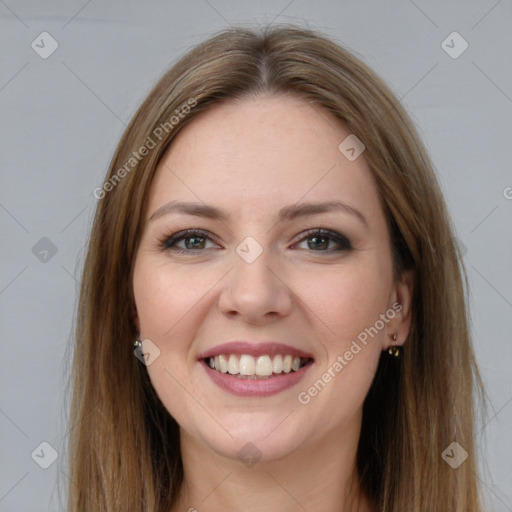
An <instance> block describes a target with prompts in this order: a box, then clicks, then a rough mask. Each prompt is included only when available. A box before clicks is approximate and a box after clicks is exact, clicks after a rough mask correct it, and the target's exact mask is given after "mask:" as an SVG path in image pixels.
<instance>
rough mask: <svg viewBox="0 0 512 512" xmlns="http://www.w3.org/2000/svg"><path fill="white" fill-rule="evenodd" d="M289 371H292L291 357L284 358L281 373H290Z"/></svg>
mask: <svg viewBox="0 0 512 512" xmlns="http://www.w3.org/2000/svg"><path fill="white" fill-rule="evenodd" d="M291 370H292V356H284V359H283V372H284V373H290V371H291Z"/></svg>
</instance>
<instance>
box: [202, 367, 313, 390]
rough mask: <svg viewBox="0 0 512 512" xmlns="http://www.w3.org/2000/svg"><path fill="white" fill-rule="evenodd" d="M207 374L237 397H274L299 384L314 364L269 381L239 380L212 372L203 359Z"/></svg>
mask: <svg viewBox="0 0 512 512" xmlns="http://www.w3.org/2000/svg"><path fill="white" fill-rule="evenodd" d="M199 362H200V363H201V364H202V366H203V368H204V369H205V371H206V373H207V374H208V376H209V377H210V379H212V380H213V382H214V383H215V384H217V386H219V387H220V388H222V389H224V390H225V391H229V392H230V393H231V394H233V395H237V396H260V397H262V396H272V395H276V394H277V393H280V392H281V391H284V390H285V389H288V388H291V387H292V386H294V385H295V384H297V383H298V382H299V381H300V380H301V379H302V378H303V377H304V375H305V374H306V372H307V371H308V370H309V368H310V367H311V365H312V362H309V363H307V364H306V365H305V366H303V367H302V368H300V370H297V371H296V372H290V373H281V374H279V375H276V376H274V377H269V378H268V379H261V380H256V379H239V378H238V377H236V376H235V375H231V374H230V373H222V372H218V371H217V370H212V368H210V366H209V365H208V364H207V363H206V361H205V360H204V359H203V360H201V361H199Z"/></svg>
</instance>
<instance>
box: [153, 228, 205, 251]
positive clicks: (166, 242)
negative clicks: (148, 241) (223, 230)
mask: <svg viewBox="0 0 512 512" xmlns="http://www.w3.org/2000/svg"><path fill="white" fill-rule="evenodd" d="M207 240H209V241H211V239H210V237H209V236H208V234H207V233H206V232H205V231H202V230H196V229H185V230H184V231H179V232H178V233H174V234H173V235H171V236H166V237H164V238H163V239H162V240H160V243H159V245H160V247H161V249H162V250H164V251H165V250H172V251H173V252H176V253H187V252H193V251H200V250H202V249H205V248H206V249H208V247H205V244H206V241H207ZM181 241H184V244H185V245H184V246H181V247H180V246H178V245H177V244H178V243H179V242H181Z"/></svg>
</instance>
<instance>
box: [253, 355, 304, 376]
mask: <svg viewBox="0 0 512 512" xmlns="http://www.w3.org/2000/svg"><path fill="white" fill-rule="evenodd" d="M299 361H300V358H299ZM256 375H272V360H271V359H270V356H260V357H258V361H257V362H256Z"/></svg>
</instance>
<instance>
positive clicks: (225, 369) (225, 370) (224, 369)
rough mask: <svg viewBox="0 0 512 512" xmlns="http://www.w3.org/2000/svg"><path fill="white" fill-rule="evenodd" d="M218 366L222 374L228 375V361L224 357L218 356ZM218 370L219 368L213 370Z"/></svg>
mask: <svg viewBox="0 0 512 512" xmlns="http://www.w3.org/2000/svg"><path fill="white" fill-rule="evenodd" d="M219 364H220V371H221V372H222V373H228V360H227V359H226V356H223V355H220V356H219ZM215 369H216V370H218V369H219V368H215Z"/></svg>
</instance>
